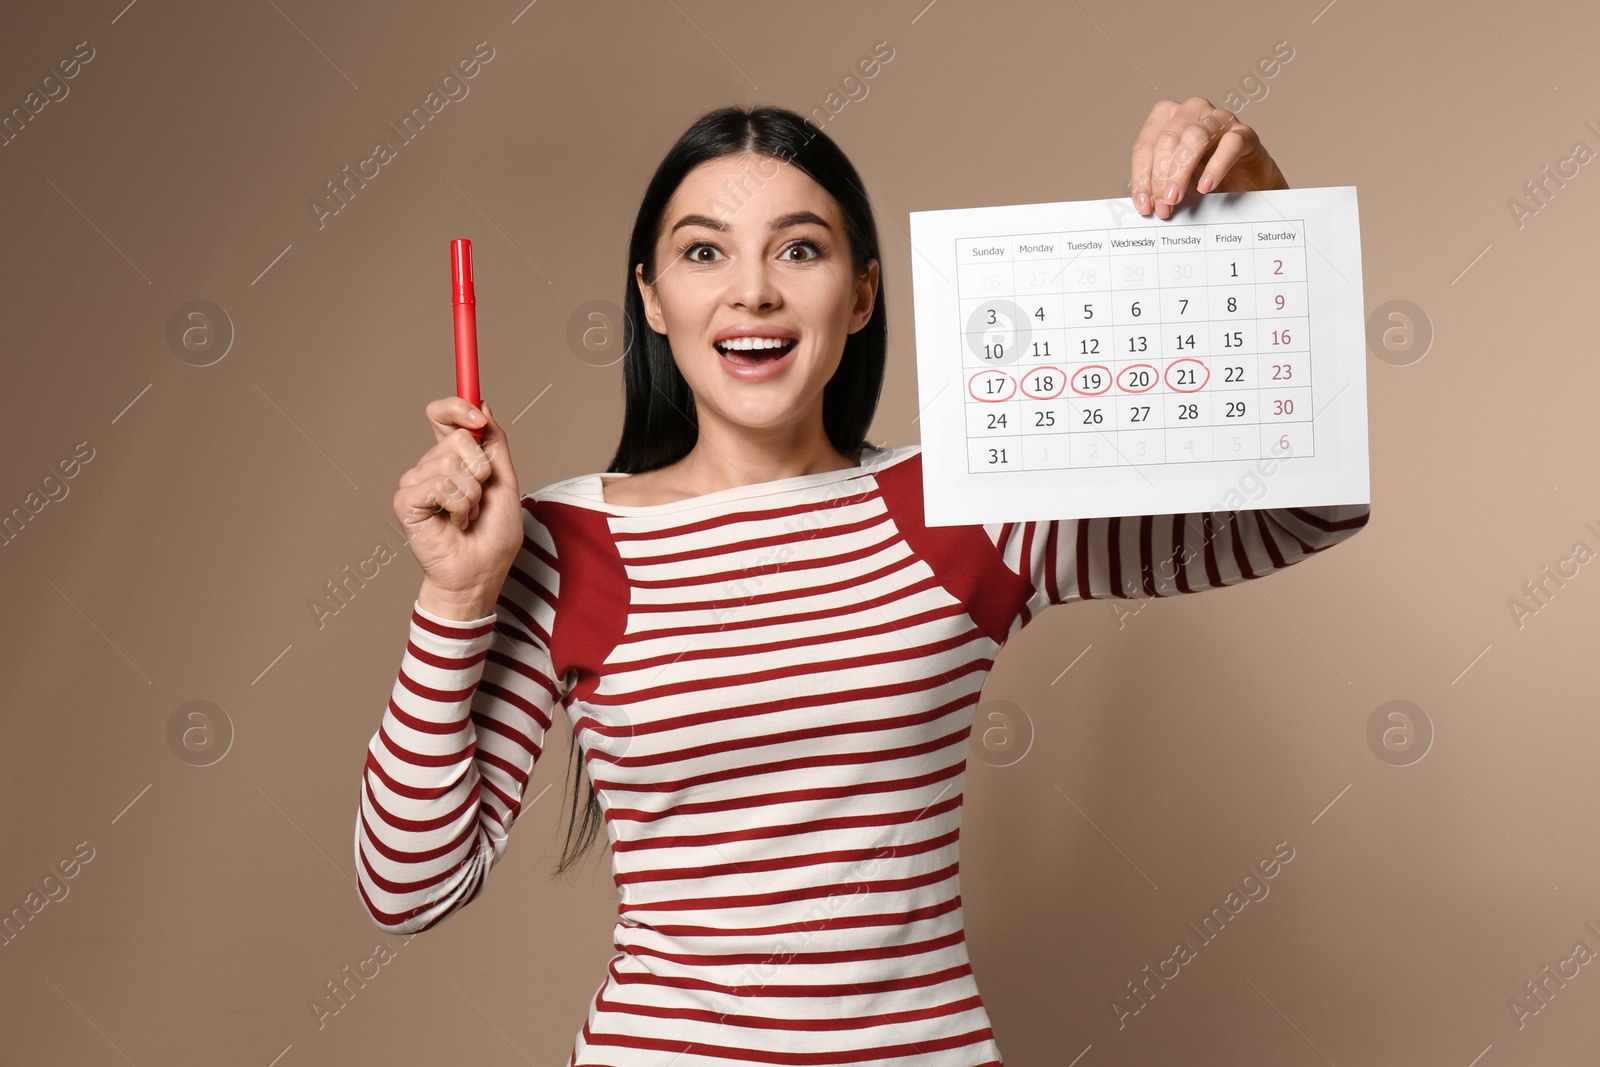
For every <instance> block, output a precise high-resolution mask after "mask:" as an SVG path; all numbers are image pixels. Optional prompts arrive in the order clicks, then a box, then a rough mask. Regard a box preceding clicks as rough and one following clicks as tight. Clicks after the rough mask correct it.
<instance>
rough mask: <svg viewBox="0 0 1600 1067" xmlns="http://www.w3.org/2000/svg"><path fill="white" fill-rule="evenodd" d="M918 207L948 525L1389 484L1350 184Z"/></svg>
mask: <svg viewBox="0 0 1600 1067" xmlns="http://www.w3.org/2000/svg"><path fill="white" fill-rule="evenodd" d="M910 221H911V247H912V289H913V294H912V295H913V299H914V303H915V311H916V345H917V384H918V390H919V393H920V397H919V401H920V403H919V407H920V409H921V414H920V416H919V419H920V422H921V424H922V476H923V502H924V511H925V521H926V522H927V524H928V525H929V526H952V525H961V524H971V523H989V522H1022V521H1031V520H1038V519H1068V518H1089V517H1096V516H1104V515H1164V514H1171V513H1176V512H1192V511H1202V510H1207V511H1227V510H1242V509H1246V508H1269V507H1304V506H1316V505H1323V504H1351V503H1370V490H1369V483H1368V467H1367V382H1366V336H1365V327H1364V305H1363V299H1362V290H1361V236H1360V229H1359V217H1358V215H1357V211H1356V190H1355V188H1354V187H1353V186H1339V187H1332V188H1319V189H1277V190H1269V191H1263V192H1249V193H1207V194H1203V195H1191V197H1190V199H1188V200H1186V201H1184V202H1183V203H1182V204H1179V205H1178V209H1177V211H1176V212H1174V214H1173V215H1172V216H1171V217H1170V218H1167V219H1159V218H1156V217H1155V216H1153V215H1152V216H1150V217H1145V216H1142V215H1140V214H1138V213H1137V212H1136V211H1134V210H1133V205H1132V202H1131V200H1129V199H1128V198H1127V197H1120V198H1117V199H1114V200H1079V201H1064V202H1060V203H1052V204H1015V205H1005V206H999V207H979V208H957V209H950V210H941V211H913V212H911V220H910Z"/></svg>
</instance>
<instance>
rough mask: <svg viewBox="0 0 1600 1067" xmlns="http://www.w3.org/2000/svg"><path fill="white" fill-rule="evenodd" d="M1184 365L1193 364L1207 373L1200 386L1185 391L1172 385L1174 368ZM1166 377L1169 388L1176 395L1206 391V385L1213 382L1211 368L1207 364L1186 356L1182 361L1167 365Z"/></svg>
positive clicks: (1174, 361)
mask: <svg viewBox="0 0 1600 1067" xmlns="http://www.w3.org/2000/svg"><path fill="white" fill-rule="evenodd" d="M1183 363H1193V364H1194V365H1195V366H1197V367H1199V368H1200V369H1201V370H1202V371H1203V372H1204V373H1205V376H1204V377H1203V378H1201V379H1200V384H1199V385H1197V386H1194V387H1193V388H1191V389H1185V388H1183V387H1182V386H1178V385H1173V384H1172V371H1173V368H1174V367H1177V366H1178V365H1180V364H1183ZM1165 377H1166V382H1167V388H1168V389H1171V390H1172V391H1173V392H1175V393H1197V392H1199V391H1200V390H1201V389H1204V388H1205V387H1206V383H1207V382H1209V381H1210V380H1211V368H1210V367H1208V366H1207V365H1206V364H1204V363H1202V362H1201V361H1200V360H1198V359H1193V358H1191V357H1189V356H1184V357H1183V358H1182V359H1176V360H1173V361H1172V362H1171V363H1170V364H1168V365H1167V373H1166V376H1165Z"/></svg>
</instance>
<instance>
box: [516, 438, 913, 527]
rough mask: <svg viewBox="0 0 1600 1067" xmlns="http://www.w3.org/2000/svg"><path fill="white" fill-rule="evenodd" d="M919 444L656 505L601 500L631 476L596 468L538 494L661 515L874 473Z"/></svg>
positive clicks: (866, 450) (869, 448) (867, 450)
mask: <svg viewBox="0 0 1600 1067" xmlns="http://www.w3.org/2000/svg"><path fill="white" fill-rule="evenodd" d="M920 447H921V446H920V445H899V446H895V447H883V448H880V447H877V446H875V445H866V446H864V447H863V449H862V453H861V462H860V463H857V464H856V465H855V466H853V467H835V468H834V469H833V470H826V471H816V472H814V473H811V474H793V475H790V476H788V477H786V478H769V479H768V480H766V481H762V482H750V483H749V484H747V485H733V486H729V487H727V488H726V489H717V490H713V491H712V492H709V493H701V494H700V495H699V496H690V497H684V498H682V499H680V500H664V501H662V502H660V503H657V504H613V503H612V502H611V501H609V500H607V499H605V494H604V486H605V485H606V484H607V483H608V482H617V481H621V480H622V479H624V478H631V477H633V475H632V474H630V473H628V472H625V471H600V472H597V473H594V474H587V475H584V476H582V477H581V478H574V479H571V480H569V481H568V482H565V483H563V484H562V487H561V488H559V489H557V488H555V487H552V488H551V491H549V492H546V493H540V494H538V495H539V496H540V497H547V498H551V499H556V498H559V499H561V500H562V501H564V502H571V503H579V504H582V505H583V506H585V507H588V508H592V509H594V510H596V511H606V512H610V513H612V514H615V515H663V514H667V513H668V512H673V511H684V510H687V509H689V508H703V507H710V506H714V505H716V504H719V503H722V502H724V501H729V500H743V499H747V498H750V497H758V496H770V495H772V494H775V493H784V492H791V491H794V490H797V489H808V488H811V487H812V486H817V485H827V484H829V483H831V482H836V481H843V480H845V479H848V478H857V477H861V476H862V475H864V474H871V473H876V472H877V471H880V470H882V469H884V468H885V467H888V466H892V465H894V464H895V463H898V462H900V461H901V460H903V459H906V458H908V457H909V456H910V455H912V454H913V453H914V452H916V451H917V450H918V449H920Z"/></svg>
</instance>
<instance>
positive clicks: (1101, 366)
mask: <svg viewBox="0 0 1600 1067" xmlns="http://www.w3.org/2000/svg"><path fill="white" fill-rule="evenodd" d="M1086 370H1103V371H1105V372H1106V385H1105V388H1104V389H1097V390H1095V391H1094V392H1092V393H1091V392H1089V391H1088V390H1087V389H1079V388H1078V386H1077V384H1076V379H1077V377H1078V372H1079V371H1086ZM1071 377H1072V380H1073V383H1074V384H1073V386H1072V391H1073V392H1074V393H1077V394H1078V395H1079V396H1103V395H1104V394H1105V393H1106V391H1107V390H1109V389H1110V388H1111V382H1112V380H1113V377H1114V376H1113V375H1112V373H1111V368H1110V367H1108V366H1106V365H1105V364H1103V363H1090V364H1089V365H1088V366H1085V367H1079V368H1078V370H1076V371H1073V372H1072V376H1071Z"/></svg>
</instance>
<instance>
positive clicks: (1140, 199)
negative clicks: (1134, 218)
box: [1133, 190, 1150, 215]
mask: <svg viewBox="0 0 1600 1067" xmlns="http://www.w3.org/2000/svg"><path fill="white" fill-rule="evenodd" d="M1133 206H1134V208H1135V210H1137V211H1138V212H1139V214H1141V215H1143V214H1144V213H1145V212H1146V211H1149V210H1150V194H1149V193H1146V192H1144V191H1143V190H1141V191H1140V192H1139V194H1138V195H1137V196H1135V197H1134V198H1133Z"/></svg>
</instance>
